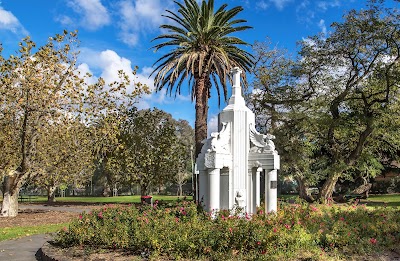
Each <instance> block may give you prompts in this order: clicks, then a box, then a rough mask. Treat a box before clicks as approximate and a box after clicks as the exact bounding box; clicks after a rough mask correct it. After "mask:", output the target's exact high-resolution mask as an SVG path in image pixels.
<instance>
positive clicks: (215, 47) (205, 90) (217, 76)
mask: <svg viewBox="0 0 400 261" xmlns="http://www.w3.org/2000/svg"><path fill="white" fill-rule="evenodd" d="M174 2H175V4H177V5H178V6H179V9H178V12H177V13H174V12H172V11H169V10H167V11H166V12H167V14H166V15H164V17H166V18H168V19H170V20H171V22H172V24H164V25H161V26H160V28H162V29H166V30H167V33H166V34H162V35H159V36H158V37H156V38H154V39H153V41H154V40H163V41H164V42H162V43H159V44H157V45H155V46H153V48H154V49H155V50H158V49H161V48H163V47H171V49H170V50H169V52H168V53H167V54H165V55H164V56H162V57H161V58H160V59H158V60H157V61H156V62H155V63H154V65H155V66H157V67H156V68H155V69H154V71H153V72H152V75H153V74H154V73H156V74H155V79H154V84H155V87H156V90H157V91H160V90H161V89H162V88H164V87H166V88H167V91H168V92H169V94H170V95H171V94H172V91H173V90H174V89H175V96H176V95H177V94H180V93H181V86H182V83H183V82H185V80H187V81H188V83H189V89H190V91H191V96H192V101H193V100H195V101H196V105H195V109H196V122H195V142H196V154H195V155H196V156H197V155H198V154H199V153H200V151H201V146H202V143H201V141H202V140H204V139H205V138H207V114H208V99H209V98H210V89H211V87H212V83H214V86H215V87H216V89H217V94H218V102H219V103H220V97H221V95H220V94H221V87H222V91H223V93H224V98H225V100H227V86H226V79H227V78H228V76H229V72H230V70H231V69H232V68H233V67H239V68H241V69H242V70H243V71H249V70H250V69H251V67H252V65H253V56H252V55H251V54H250V53H248V52H246V51H244V50H242V49H240V48H238V47H237V46H238V45H249V44H247V43H246V42H244V41H242V40H241V39H239V38H237V37H235V36H230V35H231V34H232V33H236V32H239V31H244V30H246V29H250V28H251V27H250V26H245V25H242V23H245V22H247V21H246V20H242V19H234V17H235V16H236V15H237V14H238V13H239V12H241V11H242V10H243V8H242V7H239V6H238V7H235V8H233V9H230V10H226V7H227V5H226V4H224V5H222V6H221V7H220V8H219V9H218V10H217V11H216V12H214V0H207V1H206V0H203V1H202V3H201V5H200V4H198V3H197V2H196V0H184V3H179V2H178V1H174ZM242 77H243V80H244V81H245V74H243V76H242Z"/></svg>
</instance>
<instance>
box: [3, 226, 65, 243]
mask: <svg viewBox="0 0 400 261" xmlns="http://www.w3.org/2000/svg"><path fill="white" fill-rule="evenodd" d="M68 226H69V222H65V223H59V224H45V225H39V226H23V227H15V226H14V227H3V228H1V230H0V231H1V232H0V242H1V241H6V240H12V239H18V238H23V237H27V236H32V235H38V234H48V233H55V232H57V231H58V230H60V229H62V228H63V227H68Z"/></svg>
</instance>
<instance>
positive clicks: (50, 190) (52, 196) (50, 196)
mask: <svg viewBox="0 0 400 261" xmlns="http://www.w3.org/2000/svg"><path fill="white" fill-rule="evenodd" d="M56 189H57V187H56V186H47V202H48V203H53V202H56Z"/></svg>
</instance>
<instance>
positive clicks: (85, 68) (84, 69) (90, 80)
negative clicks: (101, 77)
mask: <svg viewBox="0 0 400 261" xmlns="http://www.w3.org/2000/svg"><path fill="white" fill-rule="evenodd" d="M78 72H79V76H80V77H85V82H86V83H87V84H94V83H96V81H97V77H96V76H94V75H93V72H92V71H91V70H90V68H89V65H88V64H86V63H82V64H80V65H79V66H78ZM87 74H89V75H92V77H86V75H87Z"/></svg>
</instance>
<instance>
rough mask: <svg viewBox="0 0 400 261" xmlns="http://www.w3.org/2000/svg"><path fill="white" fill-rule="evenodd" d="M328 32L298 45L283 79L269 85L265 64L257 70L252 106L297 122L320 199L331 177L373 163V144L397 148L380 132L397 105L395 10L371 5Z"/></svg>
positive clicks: (391, 125) (399, 54) (399, 32)
mask: <svg viewBox="0 0 400 261" xmlns="http://www.w3.org/2000/svg"><path fill="white" fill-rule="evenodd" d="M331 30H332V32H331V33H330V34H329V35H328V36H324V35H317V36H314V37H311V38H309V39H307V40H305V41H302V42H301V43H300V46H301V51H300V53H299V54H300V57H299V58H298V60H297V61H296V62H294V63H293V65H291V66H289V68H290V69H289V70H288V71H287V74H286V73H285V74H283V75H286V77H284V78H280V80H278V81H272V82H271V81H270V80H269V79H272V77H269V75H268V70H267V71H266V72H267V74H263V73H262V70H264V68H265V67H259V70H258V72H259V73H260V75H259V76H258V77H257V78H258V79H259V80H258V85H257V88H258V92H255V93H256V95H257V99H258V101H259V102H256V103H257V104H258V105H260V106H261V107H263V108H267V107H269V110H272V109H271V108H275V110H272V111H275V112H278V113H280V114H281V115H285V117H286V118H285V117H283V116H282V118H281V119H282V120H283V121H287V120H290V121H291V123H293V122H294V120H297V121H298V123H299V124H301V125H302V128H301V129H302V130H303V131H304V132H305V133H306V134H307V135H305V136H303V137H302V139H303V141H304V140H307V139H308V141H310V142H311V144H312V145H313V147H314V149H313V153H312V154H311V155H312V157H314V160H315V161H314V163H313V164H312V171H313V172H315V173H318V175H319V176H320V178H321V179H322V180H324V183H323V185H322V187H321V190H320V194H319V197H320V199H321V201H323V202H325V201H327V200H328V199H330V198H331V197H332V193H333V190H334V187H335V185H336V183H337V181H338V180H339V179H342V178H346V175H348V174H349V173H350V172H351V171H352V170H354V169H355V168H366V167H367V166H369V167H371V166H373V165H375V164H374V161H373V160H371V157H372V156H373V157H377V155H378V154H377V152H378V151H379V146H380V145H382V144H390V146H392V147H398V144H397V142H396V141H394V140H393V139H392V138H390V136H391V135H383V133H385V130H386V131H387V130H393V129H396V127H395V126H397V125H398V121H397V118H398V117H397V113H395V114H393V115H392V114H391V113H390V112H394V111H395V109H394V108H397V107H398V101H399V84H400V71H399V61H400V23H399V14H398V12H397V10H396V9H391V8H385V7H384V6H383V3H381V2H376V1H371V2H370V3H369V5H368V8H367V9H365V10H361V11H356V10H352V11H350V12H348V13H347V14H346V15H345V16H344V21H343V22H341V23H334V24H333V25H332V27H331ZM288 112H291V115H289V114H288ZM387 117H390V118H391V120H390V121H388V120H387ZM298 126H300V125H298ZM395 136H397V135H395ZM390 146H389V145H387V146H386V147H390ZM278 149H279V148H278ZM377 168H378V167H376V169H377Z"/></svg>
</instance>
